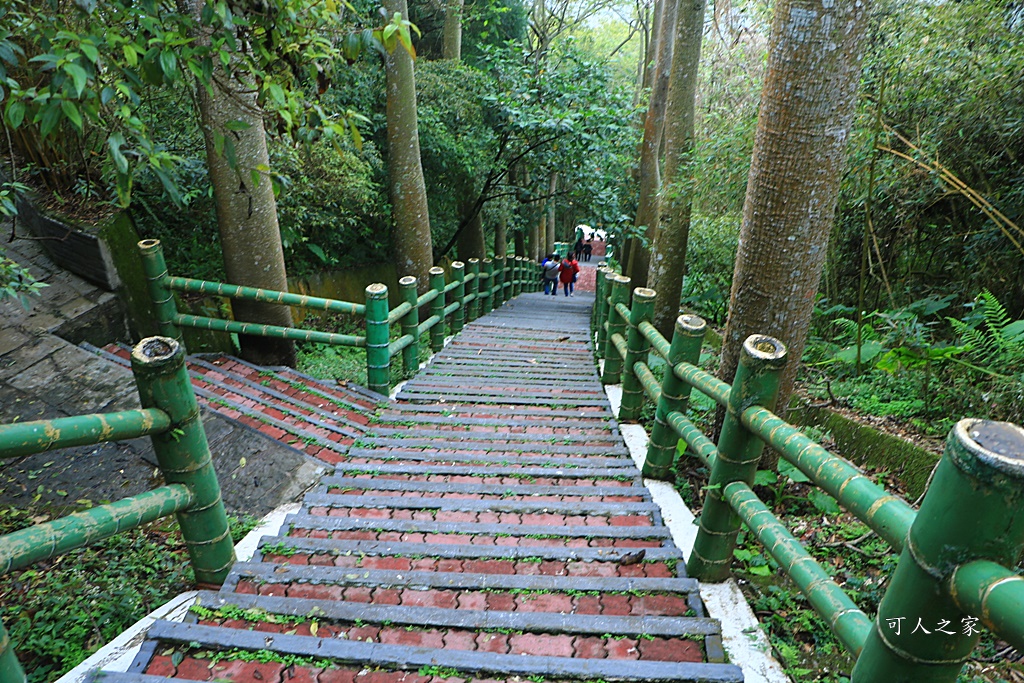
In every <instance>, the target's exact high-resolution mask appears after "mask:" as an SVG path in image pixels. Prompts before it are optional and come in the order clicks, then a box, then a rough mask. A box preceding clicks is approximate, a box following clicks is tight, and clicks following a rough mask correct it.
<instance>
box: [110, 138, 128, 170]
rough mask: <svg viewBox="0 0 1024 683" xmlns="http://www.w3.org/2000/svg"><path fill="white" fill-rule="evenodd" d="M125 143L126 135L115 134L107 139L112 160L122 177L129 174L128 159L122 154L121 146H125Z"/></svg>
mask: <svg viewBox="0 0 1024 683" xmlns="http://www.w3.org/2000/svg"><path fill="white" fill-rule="evenodd" d="M124 142H125V141H124V135H122V134H121V133H113V134H111V136H110V137H109V138H107V149H109V150H110V158H111V159H112V160H113V161H114V165H115V166H116V167H117V172H118V173H120V174H122V175H124V174H126V173H128V159H126V158H125V156H124V154H123V153H122V152H121V146H122V145H124Z"/></svg>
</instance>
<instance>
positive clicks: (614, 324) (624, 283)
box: [601, 275, 630, 384]
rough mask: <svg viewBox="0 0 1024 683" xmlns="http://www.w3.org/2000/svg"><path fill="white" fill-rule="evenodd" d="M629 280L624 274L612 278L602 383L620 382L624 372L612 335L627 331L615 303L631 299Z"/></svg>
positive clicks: (624, 321)
mask: <svg viewBox="0 0 1024 683" xmlns="http://www.w3.org/2000/svg"><path fill="white" fill-rule="evenodd" d="M629 282H630V280H629V278H628V277H626V276H624V275H614V276H613V277H612V278H611V296H610V297H609V298H610V299H611V304H610V306H609V308H608V335H607V337H606V338H605V345H604V373H603V374H602V375H601V384H618V383H619V375H620V374H621V373H622V356H620V355H619V351H618V349H616V348H615V344H613V343H612V335H614V334H622V333H623V332H625V331H626V320H625V319H624V318H623V317H622V316H621V315H619V312H618V311H616V310H615V304H617V303H623V304H624V303H626V302H627V301H628V300H629Z"/></svg>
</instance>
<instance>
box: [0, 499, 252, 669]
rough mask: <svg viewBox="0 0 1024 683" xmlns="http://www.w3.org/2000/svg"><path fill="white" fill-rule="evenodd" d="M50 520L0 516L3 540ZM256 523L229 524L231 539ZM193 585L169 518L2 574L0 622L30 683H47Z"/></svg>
mask: <svg viewBox="0 0 1024 683" xmlns="http://www.w3.org/2000/svg"><path fill="white" fill-rule="evenodd" d="M49 518H50V515H49V514H47V512H46V511H41V510H36V511H26V510H18V509H14V508H8V509H4V510H0V534H5V533H9V532H11V531H16V530H18V529H21V528H24V527H26V526H30V525H31V524H34V523H37V522H42V521H46V520H47V519H49ZM256 521H257V520H255V519H254V518H252V517H248V516H247V517H245V518H242V519H236V518H231V519H230V522H231V536H232V540H234V541H235V542H236V543H237V542H238V541H239V540H241V538H242V537H243V536H244V535H245V534H246V533H248V532H249V530H251V529H252V528H253V527H254V526H255V525H256ZM194 582H195V579H194V576H193V573H192V567H191V565H190V564H189V562H188V555H187V552H186V550H185V545H184V542H183V541H182V538H181V533H180V532H179V531H178V524H177V522H176V521H175V520H174V518H173V517H167V518H164V519H161V520H157V521H155V522H152V523H150V524H146V525H144V526H142V527H139V528H137V529H132V530H130V531H126V532H124V533H121V534H118V535H116V536H112V537H110V538H108V539H106V540H103V541H100V542H98V543H95V544H93V545H91V546H88V547H86V548H80V549H78V550H74V551H71V552H69V553H67V554H65V555H61V556H60V557H57V558H55V559H53V560H50V561H48V562H41V563H37V564H35V565H33V566H32V567H29V568H27V569H22V570H19V571H15V572H11V573H8V574H5V575H3V576H0V619H2V620H3V623H4V626H5V628H6V629H7V631H8V633H9V634H10V637H11V641H12V644H13V647H14V650H15V652H17V653H18V658H19V660H20V661H21V663H22V666H23V667H24V669H25V671H26V672H27V674H28V680H29V683H46V682H48V681H53V680H55V679H57V678H58V677H60V676H61V675H62V674H64V673H65V672H67V671H69V670H71V669H72V668H73V667H75V666H76V665H78V663H79V662H81V661H82V660H84V659H85V658H86V657H88V656H89V655H90V654H92V653H93V652H95V651H96V650H97V649H99V648H100V647H101V646H103V645H105V644H106V643H108V642H109V641H111V640H112V639H113V638H114V637H115V636H117V635H118V634H120V633H121V632H122V631H124V630H125V629H126V628H128V627H129V626H131V625H132V624H134V623H135V622H136V621H138V620H139V619H141V618H142V617H144V616H145V615H146V614H147V613H149V612H151V611H152V610H154V609H155V608H157V607H159V606H160V605H162V604H163V603H165V602H167V601H168V600H170V599H171V598H173V597H174V596H175V595H178V594H179V593H182V592H185V591H187V590H191V589H192V587H193V584H194Z"/></svg>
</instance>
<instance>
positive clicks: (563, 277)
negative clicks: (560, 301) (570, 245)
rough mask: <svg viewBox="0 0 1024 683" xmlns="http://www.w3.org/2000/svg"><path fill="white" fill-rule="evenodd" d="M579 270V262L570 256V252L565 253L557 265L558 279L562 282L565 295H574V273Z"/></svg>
mask: <svg viewBox="0 0 1024 683" xmlns="http://www.w3.org/2000/svg"><path fill="white" fill-rule="evenodd" d="M579 272H580V264H579V263H578V262H577V261H576V259H574V258H573V257H572V254H566V255H565V258H564V259H563V260H562V263H561V264H560V265H559V266H558V279H559V280H560V281H561V282H562V288H563V289H564V290H565V295H566V296H576V292H575V283H576V274H577V273H579ZM556 292H557V285H556Z"/></svg>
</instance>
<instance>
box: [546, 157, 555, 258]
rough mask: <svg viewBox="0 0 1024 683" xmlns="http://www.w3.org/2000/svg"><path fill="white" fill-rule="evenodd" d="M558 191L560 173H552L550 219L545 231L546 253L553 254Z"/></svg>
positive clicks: (550, 181) (549, 188) (549, 192)
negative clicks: (555, 195) (556, 193)
mask: <svg viewBox="0 0 1024 683" xmlns="http://www.w3.org/2000/svg"><path fill="white" fill-rule="evenodd" d="M556 190H558V171H552V172H551V175H550V176H548V195H549V197H548V201H547V208H548V217H547V223H546V226H547V230H546V231H545V239H544V243H545V247H544V249H545V251H546V252H547V253H549V254H550V253H551V252H553V251H554V250H555V197H554V194H555V191H556Z"/></svg>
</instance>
